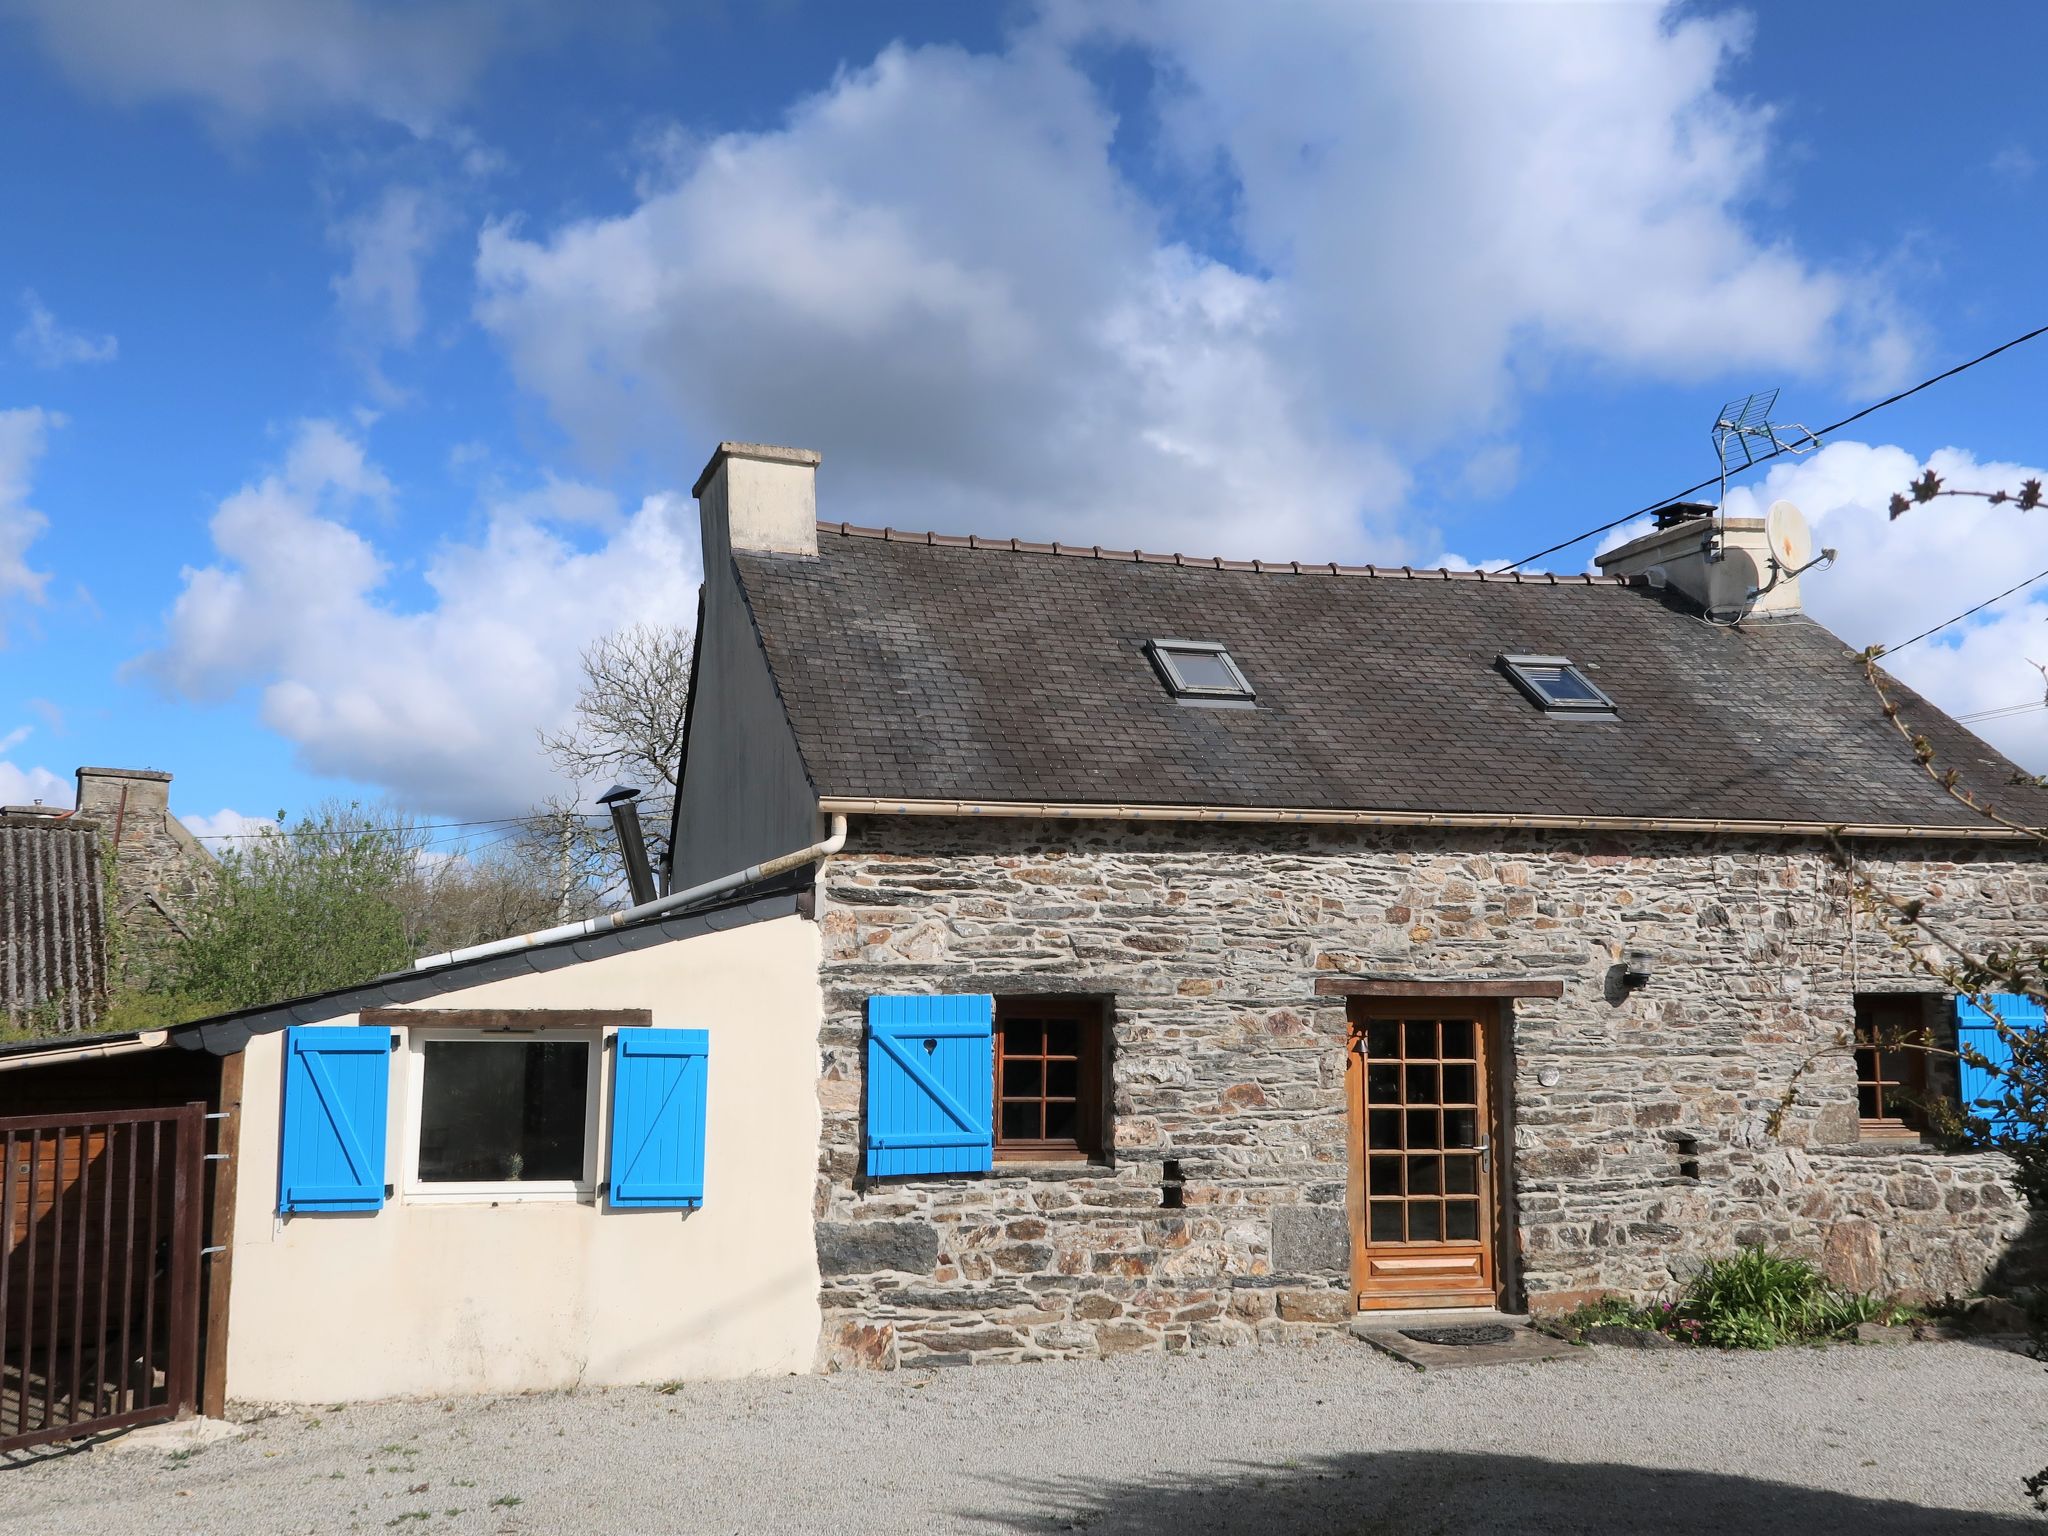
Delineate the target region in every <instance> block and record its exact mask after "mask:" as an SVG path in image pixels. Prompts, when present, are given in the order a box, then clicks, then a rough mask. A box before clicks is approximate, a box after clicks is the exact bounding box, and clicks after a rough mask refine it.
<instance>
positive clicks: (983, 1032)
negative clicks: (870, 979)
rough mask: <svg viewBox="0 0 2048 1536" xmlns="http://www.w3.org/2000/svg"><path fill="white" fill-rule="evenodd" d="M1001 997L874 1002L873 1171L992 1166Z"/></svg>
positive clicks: (870, 1077) (870, 1068) (870, 1072)
mask: <svg viewBox="0 0 2048 1536" xmlns="http://www.w3.org/2000/svg"><path fill="white" fill-rule="evenodd" d="M995 1017H996V1000H995V999H994V998H993V997H990V996H987V995H975V996H961V997H871V998H869V999H868V1063H867V1088H868V1172H869V1173H870V1174H871V1175H876V1176H881V1175H887V1174H897V1173H986V1172H987V1171H988V1170H989V1168H990V1167H991V1165H992V1161H993V1153H994V1137H993V1136H992V1135H991V1134H990V1121H991V1117H992V1114H993V1111H994V1107H995V1105H994V1101H995Z"/></svg>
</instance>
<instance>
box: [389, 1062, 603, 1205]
mask: <svg viewBox="0 0 2048 1536" xmlns="http://www.w3.org/2000/svg"><path fill="white" fill-rule="evenodd" d="M421 1057H422V1060H421V1074H422V1075H421V1080H420V1157H419V1177H420V1182H421V1183H423V1184H500V1183H503V1184H521V1183H532V1182H536V1181H542V1180H549V1181H561V1180H576V1179H580V1178H582V1177H583V1164H584V1137H585V1130H586V1124H585V1122H586V1120H587V1116H588V1110H589V1095H588V1092H587V1089H588V1087H589V1082H590V1044H589V1042H587V1041H583V1040H429V1041H427V1042H426V1043H425V1045H424V1047H423V1048H422V1051H421Z"/></svg>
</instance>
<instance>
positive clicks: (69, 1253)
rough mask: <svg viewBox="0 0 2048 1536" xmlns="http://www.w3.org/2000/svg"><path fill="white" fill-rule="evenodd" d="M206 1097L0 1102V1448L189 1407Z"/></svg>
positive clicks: (194, 1371) (178, 1414) (171, 1414)
mask: <svg viewBox="0 0 2048 1536" xmlns="http://www.w3.org/2000/svg"><path fill="white" fill-rule="evenodd" d="M205 1128H206V1106H205V1105H204V1104H203V1103H194V1104H186V1105H184V1106H182V1107H180V1108H176V1109H120V1110H105V1111H102V1112H99V1113H96V1114H95V1113H82V1112H81V1113H73V1114H63V1115H23V1116H16V1117H12V1118H0V1144H4V1149H5V1157H6V1163H5V1167H6V1179H5V1181H4V1183H0V1231H4V1232H5V1233H6V1243H7V1251H6V1260H5V1263H4V1264H0V1451H9V1450H15V1449H18V1448H20V1447H22V1446H28V1445H37V1444H40V1443H42V1442H44V1441H48V1440H63V1439H71V1438H75V1437H78V1436H82V1435H91V1434H98V1433H100V1432H102V1431H105V1430H112V1429H125V1428H128V1427H131V1426H133V1425H137V1424H151V1423H156V1422H158V1421H160V1420H164V1419H173V1418H182V1417H184V1416H185V1415H187V1414H189V1413H191V1412H192V1409H193V1403H194V1399H195V1396H196V1393H197V1386H198V1345H199V1264H200V1244H201V1236H200V1234H201V1225H200V1208H201V1204H202V1200H201V1195H202V1191H203V1190H204V1188H205V1179H204V1169H205V1163H204V1155H205V1153H204V1141H205Z"/></svg>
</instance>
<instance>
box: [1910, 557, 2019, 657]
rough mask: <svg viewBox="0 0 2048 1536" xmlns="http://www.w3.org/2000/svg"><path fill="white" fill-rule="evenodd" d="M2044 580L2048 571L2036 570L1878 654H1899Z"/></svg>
mask: <svg viewBox="0 0 2048 1536" xmlns="http://www.w3.org/2000/svg"><path fill="white" fill-rule="evenodd" d="M2044 580H2048V571H2036V572H2034V574H2033V575H2031V576H2029V577H2028V578H2027V579H2026V580H2025V581H2020V582H2015V583H2013V585H2011V586H2009V587H2007V588H2006V589H2005V590H2004V591H2003V592H2000V593H1997V594H1995V595H1993V596H1991V597H1987V598H1985V599H1984V601H1983V602H1981V603H1979V604H1977V606H1976V607H1974V608H1965V609H1964V610H1963V611H1962V612H1961V613H1959V614H1957V615H1956V616H1955V617H1954V618H1952V619H1943V620H1942V621H1941V622H1940V623H1939V624H1936V625H1934V626H1933V627H1932V628H1931V629H1923V630H1921V631H1920V633H1919V634H1917V635H1915V636H1914V637H1913V638H1912V639H1911V640H1901V641H1900V642H1899V643H1898V644H1897V645H1887V646H1883V647H1881V648H1880V649H1879V650H1878V653H1877V654H1878V655H1880V656H1894V655H1897V654H1898V653H1899V652H1900V651H1903V650H1904V649H1905V648H1906V647H1907V646H1909V645H1916V644H1918V643H1919V642H1920V641H1922V640H1925V639H1926V638H1927V637H1928V636H1929V635H1938V634H1940V633H1941V632H1942V631H1943V630H1944V629H1947V628H1948V627H1949V625H1951V624H1960V623H1962V622H1963V620H1965V619H1967V618H1968V617H1970V615H1971V614H1973V613H1982V612H1983V611H1984V610H1985V609H1986V608H1989V607H1990V606H1991V605H1992V604H1993V603H1996V602H2002V601H2004V600H2005V599H2006V598H2008V597H2011V596H2012V595H2013V593H2015V592H2020V591H2024V590H2025V589H2026V588H2028V587H2031V586H2032V585H2033V584H2034V583H2035V582H2037V581H2044Z"/></svg>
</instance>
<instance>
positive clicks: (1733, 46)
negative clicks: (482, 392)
mask: <svg viewBox="0 0 2048 1536" xmlns="http://www.w3.org/2000/svg"><path fill="white" fill-rule="evenodd" d="M1104 40H1107V41H1108V42H1110V43H1112V44H1115V45H1120V46H1126V47H1130V48H1135V49H1137V50H1139V51H1141V52H1142V53H1143V54H1145V55H1146V57H1147V58H1148V60H1149V61H1150V62H1151V64H1152V65H1153V66H1154V68H1155V72H1156V75H1157V77H1158V78H1160V79H1161V80H1163V81H1165V82H1167V85H1166V86H1165V87H1163V90H1164V91H1165V95H1164V97H1163V103H1164V110H1165V121H1166V123H1167V129H1168V131H1167V142H1168V144H1169V146H1170V155H1169V163H1168V165H1167V166H1166V167H1165V168H1164V170H1163V171H1161V172H1160V174H1162V175H1163V176H1164V177H1165V178H1166V180H1167V181H1168V182H1172V183H1176V185H1175V186H1174V187H1173V189H1172V191H1171V193H1170V196H1171V197H1172V200H1173V201H1175V202H1176V203H1177V204H1181V205H1186V204H1187V203H1188V202H1189V200H1190V198H1199V196H1200V195H1202V194H1205V193H1206V194H1212V195H1214V196H1215V197H1216V198H1218V199H1219V200H1221V201H1222V203H1223V204H1224V206H1226V207H1228V208H1230V209H1232V210H1234V218H1233V221H1232V222H1233V229H1232V231H1231V234H1230V238H1229V239H1228V240H1227V241H1225V242H1223V243H1222V244H1219V246H1218V248H1217V249H1216V250H1212V251H1205V250H1201V249H1196V248H1194V247H1192V246H1191V245H1189V244H1187V243H1185V242H1182V241H1178V240H1176V239H1174V238H1171V237H1170V236H1169V235H1168V234H1166V233H1165V232H1164V231H1165V230H1166V227H1167V224H1168V214H1167V212H1166V211H1165V209H1164V207H1163V206H1161V205H1160V204H1156V203H1155V202H1154V201H1153V200H1152V198H1151V197H1150V196H1149V195H1148V194H1147V192H1146V191H1144V190H1143V189H1141V188H1140V187H1139V186H1138V185H1137V184H1135V183H1134V182H1133V181H1132V180H1131V179H1129V178H1128V177H1127V176H1126V175H1125V174H1124V173H1123V171H1122V170H1121V169H1120V165H1119V162H1118V160H1117V159H1116V158H1114V157H1113V154H1112V151H1113V149H1114V148H1115V136H1116V135H1117V133H1118V129H1119V125H1118V123H1117V122H1116V120H1115V118H1114V117H1113V115H1112V114H1111V112H1110V110H1109V108H1108V106H1107V105H1106V103H1105V101H1104V99H1103V97H1102V96H1101V94H1100V93H1099V92H1098V90H1097V89H1096V87H1095V85H1094V84H1093V83H1092V81H1091V80H1090V79H1089V77H1088V76H1087V75H1086V74H1085V73H1084V72H1083V71H1082V69H1081V68H1080V67H1079V65H1078V64H1077V63H1076V59H1077V58H1079V57H1081V56H1082V55H1083V53H1084V52H1085V53H1087V54H1088V56H1090V57H1094V56H1096V55H1095V53H1094V52H1093V50H1094V49H1095V48H1096V47H1097V45H1098V44H1100V43H1101V42H1103V41H1104ZM1743 44H1744V36H1743V33H1742V31H1741V29H1740V28H1739V27H1738V26H1736V25H1735V24H1734V23H1732V22H1728V21H1720V20H1698V19H1682V18H1675V17H1673V16H1670V15H1668V14H1666V13H1663V12H1660V11H1659V10H1657V9H1655V8H1649V7H1582V8H1573V9H1569V10H1564V11H1554V10H1544V11H1542V12H1540V13H1538V12H1536V11H1534V10H1533V9H1523V8H1515V7H1509V8H1505V9H1503V8H1497V7H1487V8H1483V9H1482V8H1479V7H1452V6H1434V7H1419V6H1416V7H1387V6H1357V5H1352V4H1335V3H1332V4H1326V5H1297V6H1289V7H1278V8H1276V7H1263V8H1248V7H1242V6H1236V5H1221V4H1218V5H1209V6H1175V7H1171V8H1167V7H1159V8H1155V7H1152V6H1149V5H1144V4H1140V3H1130V4H1124V5H1119V6H1115V7H1109V8H1103V7H1089V8H1087V9H1086V10H1085V11H1084V10H1081V9H1079V8H1076V9H1074V10H1072V11H1068V10H1066V9H1065V8H1062V7H1054V8H1052V9H1051V10H1050V11H1049V12H1048V13H1047V14H1046V15H1045V16H1042V17H1041V18H1040V19H1039V20H1038V21H1036V22H1034V23H1032V24H1030V25H1028V26H1027V27H1026V28H1024V29H1023V30H1022V31H1020V32H1019V33H1017V34H1016V35H1015V36H1014V37H1013V38H1012V39H1011V41H1010V43H1009V44H1008V46H1007V47H1006V49H1005V50H1004V51H1003V52H1001V53H998V54H983V55H974V54H968V53H965V52H962V51H960V50H958V49H954V48H922V49H909V48H904V47H900V46H897V47H891V48H889V49H886V50H884V51H883V53H882V54H881V55H880V56H879V57H878V58H876V59H875V60H874V62H873V63H872V64H871V65H870V66H868V67H867V68H864V69H858V70H851V71H847V72H844V73H842V74H841V75H840V76H839V77H838V78H837V79H835V80H834V81H833V83H832V84H831V85H830V86H829V87H828V88H827V89H825V90H823V91H821V92H819V93H818V94H816V95H814V96H811V97H809V98H806V99H804V100H802V101H800V102H798V103H797V104H796V105H795V106H794V107H792V108H791V110H790V111H789V113H788V115H787V118H786V119H785V121H784V122H783V123H782V125H781V126H780V127H778V128H776V129H774V130H772V131H769V132H764V133H753V134H728V135H724V136H722V137H718V138H715V139H711V140H709V141H700V140H696V139H693V138H690V137H689V136H687V135H682V134H674V135H669V136H667V137H666V138H661V139H659V140H653V141H650V142H653V143H656V144H658V150H659V152H658V153H657V152H652V151H650V153H649V154H648V155H647V156H646V159H647V160H648V162H649V164H650V165H651V167H652V169H650V170H647V171H645V172H644V173H643V174H642V176H641V178H640V180H639V183H638V185H637V188H636V192H635V205H634V206H633V207H632V208H631V209H630V210H629V211H627V212H625V213H622V214H620V215H618V216H615V217H608V218H593V219H586V220H581V221H578V222H573V223H570V224H567V225H565V226H563V227H560V228H557V229H554V230H551V231H544V232H540V233H529V232H526V231H523V230H522V229H521V228H519V227H518V226H516V225H514V224H510V223H501V224H496V225H493V226H490V227H489V228H487V229H486V231H485V233H484V235H483V238H482V241H481V243H480V248H479V253H478V263H477V271H478V278H479V284H480V297H479V303H478V314H479V317H480V318H481V319H482V321H483V322H484V324H485V325H486V326H487V327H488V328H489V329H490V330H491V331H492V332H493V333H494V334H495V335H496V336H497V337H498V339H499V341H500V342H501V344H502V345H503V346H504V348H505V349H506V351H507V353H508V355H509V356H510V358H511V361H512V364H513V367H514V369H515V371H516V373H517V375H518V377H519V378H520V379H521V380H522V381H523V382H524V383H525V384H526V385H527V386H528V387H530V388H532V389H534V390H536V391H537V392H539V393H540V394H541V395H542V396H544V397H545V399H546V400H547V401H548V403H549V405H550V406H551V408H552V409H553V411H554V412H555V414H556V415H557V417H558V418H559V419H560V420H561V421H563V422H564V423H565V424H566V425H568V426H569V427H570V428H571V429H572V431H574V432H575V433H576V434H577V435H578V436H579V437H580V438H581V440H582V441H583V442H584V443H585V444H586V445H588V446H590V447H591V448H593V449H594V450H596V451H599V452H622V451H625V450H627V449H634V448H644V447H647V446H649V445H652V446H654V447H655V448H656V450H657V451H660V452H664V453H669V454H675V455H677V456H678V457H681V458H690V457H694V456H695V455H697V454H699V453H701V451H702V450H703V449H705V448H707V447H708V446H709V444H710V443H711V442H712V441H714V440H716V439H718V438H722V437H754V438H761V439H766V440H770V441H781V442H798V443H802V444H804V445H806V446H811V447H817V448H820V449H822V450H824V453H825V466H824V470H823V479H822V481H821V494H822V495H823V496H824V498H825V501H824V503H823V507H824V509H825V510H826V512H827V514H828V515H831V516H846V517H852V518H855V519H857V520H866V521H882V522H888V523H893V524H896V525H899V526H909V525H922V526H937V527H950V528H955V529H975V530H978V531H985V532H1009V533H1019V534H1038V535H1044V534H1047V533H1058V534H1059V535H1060V536H1062V537H1065V538H1068V539H1075V540H1085V541H1087V542H1091V543H1092V542H1100V543H1104V544H1116V545H1124V544H1131V543H1135V544H1138V545H1141V546H1144V547H1150V548H1175V549H1183V550H1194V551H1202V552H1207V551H1214V550H1225V549H1227V550H1230V551H1232V552H1248V553H1253V554H1259V555H1266V556H1298V557H1320V558H1329V557H1333V556H1356V555H1371V556H1375V557H1377V558H1381V559H1388V558H1392V559H1403V558H1410V557H1412V556H1413V555H1415V554H1416V553H1418V552H1421V551H1425V550H1427V549H1428V548H1430V547H1432V546H1433V544H1434V539H1433V537H1432V535H1431V534H1430V533H1429V531H1428V530H1426V529H1412V530H1411V529H1405V528H1403V527H1402V526H1401V525H1400V524H1399V522H1398V521H1397V517H1398V512H1399V507H1400V503H1401V500H1402V497H1403V495H1404V493H1405V490H1406V472H1405V469H1404V466H1405V465H1407V464H1409V463H1412V462H1414V461H1415V459H1416V458H1417V457H1418V456H1419V455H1420V454H1421V453H1423V452H1426V451H1429V450H1431V449H1433V448H1436V447H1440V446H1441V445H1442V444H1443V443H1444V442H1445V441H1446V440H1448V439H1449V438H1451V437H1453V436H1455V435H1456V434H1458V433H1460V432H1467V431H1471V430H1473V429H1474V428H1475V427H1477V428H1481V429H1485V428H1488V427H1497V426H1499V425H1500V424H1502V423H1503V422H1504V420H1505V419H1506V418H1508V417H1510V416H1511V415H1512V412H1513V408H1514V405H1515V401H1516V398H1517V396H1518V393H1519V391H1520V388H1521V386H1520V385H1519V384H1518V379H1519V378H1521V377H1524V376H1527V375H1529V374H1532V373H1536V372H1540V370H1541V369H1542V367H1543V366H1545V364H1546V363H1547V362H1548V361H1550V360H1552V359H1556V358H1572V359H1580V360H1587V361H1590V362H1592V363H1594V364H1597V365H1599V366H1601V367H1604V368H1606V369H1609V370H1612V371H1616V372H1620V373H1624V374H1628V375H1631V376H1643V377H1653V378H1658V379H1677V380H1688V379H1696V378H1704V377H1706V376H1708V375H1710V374H1712V373H1714V372H1716V371H1717V370H1722V369H1727V368H1734V367H1742V368H1749V367H1759V366H1766V365H1767V366H1770V367H1772V368H1775V369H1784V370H1786V371H1789V372H1792V373H1794V374H1816V373H1826V374H1833V375H1840V374H1845V373H1846V374H1851V375H1863V374H1869V373H1879V372H1885V371H1891V370H1895V369H1896V368H1897V367H1899V366H1900V365H1901V363H1902V361H1903V360H1904V358H1905V357H1906V355H1907V354H1908V353H1909V351H1910V347H1909V345H1908V343H1907V341H1906V339H1905V337H1904V335H1903V333H1902V332H1901V330H1900V329H1899V328H1898V326H1897V325H1896V324H1895V323H1894V322H1893V321H1892V319H1891V317H1890V315H1889V313H1888V310H1887V305H1886V300H1885V294H1884V292H1883V290H1882V289H1881V287H1880V286H1879V285H1878V284H1877V282H1876V281H1875V280H1874V279H1869V278H1866V277H1864V276H1862V275H1859V274H1856V273H1850V272H1842V271H1834V270H1829V269H1826V268H1823V267H1821V266H1818V265H1816V264H1815V263H1813V262H1812V261H1810V260H1808V259H1806V258H1805V257H1803V256H1801V255H1800V253H1798V252H1797V251H1796V250H1794V249H1792V248H1791V247H1790V246H1789V245H1788V244H1787V243H1786V242H1784V241H1783V240H1781V239H1779V238H1777V237H1775V236H1774V235H1773V234H1771V233H1770V232H1769V231H1768V230H1767V229H1763V228H1760V227H1759V226H1758V225H1757V223H1756V220H1757V219H1758V217H1759V215H1757V214H1756V213H1755V212H1754V211H1753V208H1754V204H1755V201H1756V200H1755V198H1754V196H1753V194H1754V193H1756V192H1757V191H1759V190H1760V189H1761V187H1762V183H1763V179H1764V177H1763V172H1764V167H1765V160H1766V156H1767V153H1768V151H1769V148H1770V145H1769V138H1768V132H1769V114H1768V112H1767V111H1761V110H1758V109H1756V108H1755V107H1753V106H1752V105H1750V104H1748V103H1743V102H1737V101H1736V100H1735V99H1733V98H1732V97H1730V96H1729V95H1728V94H1727V93H1726V92H1725V91H1724V90H1723V89H1722V88H1721V85H1720V79H1721V73H1722V71H1723V70H1724V68H1725V67H1726V65H1727V63H1728V61H1729V59H1730V58H1731V57H1732V56H1733V55H1734V54H1735V53H1736V52H1738V51H1739V49H1740V48H1741V47H1742V46H1743ZM1155 169H1158V168H1157V167H1155ZM1189 188H1192V189H1193V190H1192V191H1191V192H1188V189H1189ZM1183 192H1188V196H1186V197H1183V196H1182V195H1181V194H1182V193H1183ZM1164 201H1165V199H1164V198H1162V202H1164ZM1226 246H1227V248H1225V247H1226ZM677 467H678V468H680V469H683V470H685V471H687V470H690V469H694V467H695V465H694V464H679V465H678V466H677ZM1482 469H1483V470H1490V471H1493V472H1494V474H1495V477H1496V478H1497V477H1498V476H1501V475H1505V474H1506V473H1508V472H1509V470H1510V466H1508V465H1507V464H1506V463H1505V462H1504V461H1499V462H1495V463H1492V464H1489V465H1486V466H1482ZM1482 478H1485V476H1484V475H1482Z"/></svg>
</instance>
